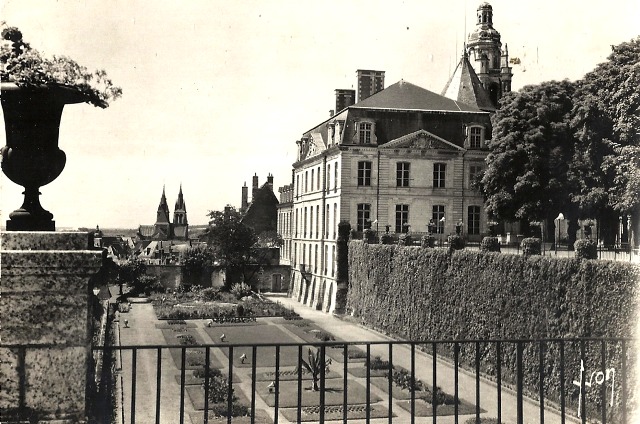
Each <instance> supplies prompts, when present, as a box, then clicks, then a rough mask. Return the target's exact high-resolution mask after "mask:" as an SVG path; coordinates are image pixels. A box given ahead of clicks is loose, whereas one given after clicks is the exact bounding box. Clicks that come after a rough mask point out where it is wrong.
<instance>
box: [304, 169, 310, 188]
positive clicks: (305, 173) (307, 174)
mask: <svg viewBox="0 0 640 424" xmlns="http://www.w3.org/2000/svg"><path fill="white" fill-rule="evenodd" d="M308 183H309V171H304V192H305V193H306V192H307V190H308V189H309V186H308V185H307V184H308Z"/></svg>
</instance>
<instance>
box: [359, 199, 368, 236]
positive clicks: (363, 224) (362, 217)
mask: <svg viewBox="0 0 640 424" xmlns="http://www.w3.org/2000/svg"><path fill="white" fill-rule="evenodd" d="M357 223H358V224H357V225H358V228H357V231H364V230H365V229H367V228H371V205H370V204H369V203H358V217H357Z"/></svg>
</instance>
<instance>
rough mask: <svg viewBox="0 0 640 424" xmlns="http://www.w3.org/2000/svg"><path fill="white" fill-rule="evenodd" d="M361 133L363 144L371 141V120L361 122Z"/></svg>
mask: <svg viewBox="0 0 640 424" xmlns="http://www.w3.org/2000/svg"><path fill="white" fill-rule="evenodd" d="M359 133H360V143H361V144H369V143H371V123H370V122H361V123H360V124H359Z"/></svg>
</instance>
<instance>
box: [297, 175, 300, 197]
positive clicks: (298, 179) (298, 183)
mask: <svg viewBox="0 0 640 424" xmlns="http://www.w3.org/2000/svg"><path fill="white" fill-rule="evenodd" d="M299 195H300V175H296V196H299Z"/></svg>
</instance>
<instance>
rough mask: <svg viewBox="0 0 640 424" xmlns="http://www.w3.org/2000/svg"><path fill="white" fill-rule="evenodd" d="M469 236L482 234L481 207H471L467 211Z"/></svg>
mask: <svg viewBox="0 0 640 424" xmlns="http://www.w3.org/2000/svg"><path fill="white" fill-rule="evenodd" d="M467 234H480V206H469V209H468V210H467Z"/></svg>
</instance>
